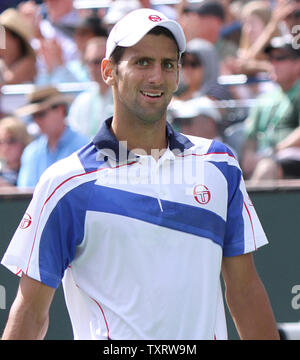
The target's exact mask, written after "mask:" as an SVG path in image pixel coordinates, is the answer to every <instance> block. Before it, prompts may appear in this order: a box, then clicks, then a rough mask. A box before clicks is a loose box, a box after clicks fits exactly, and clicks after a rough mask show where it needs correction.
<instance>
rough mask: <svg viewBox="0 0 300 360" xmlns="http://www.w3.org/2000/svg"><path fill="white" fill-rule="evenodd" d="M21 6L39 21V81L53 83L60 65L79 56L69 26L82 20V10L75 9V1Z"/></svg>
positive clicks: (35, 43)
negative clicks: (80, 17) (79, 12)
mask: <svg viewBox="0 0 300 360" xmlns="http://www.w3.org/2000/svg"><path fill="white" fill-rule="evenodd" d="M19 9H20V11H21V12H22V13H24V14H26V16H27V17H28V19H30V20H31V22H32V23H33V24H35V39H34V41H33V42H32V46H33V47H34V49H35V50H36V52H37V54H38V62H37V65H38V74H37V75H38V76H37V80H36V82H37V83H39V84H46V83H49V78H50V79H51V75H52V73H53V72H54V71H55V70H56V68H57V67H59V66H60V65H61V64H64V63H67V62H68V61H71V60H74V59H78V58H79V52H78V49H77V46H76V43H75V41H74V39H73V38H72V33H70V32H69V31H68V30H67V26H70V25H74V24H76V23H77V22H78V20H79V14H78V11H77V10H76V9H74V8H73V0H64V1H60V0H44V3H43V4H42V6H41V5H37V4H36V3H35V2H34V1H28V2H24V3H22V4H20V5H19Z"/></svg>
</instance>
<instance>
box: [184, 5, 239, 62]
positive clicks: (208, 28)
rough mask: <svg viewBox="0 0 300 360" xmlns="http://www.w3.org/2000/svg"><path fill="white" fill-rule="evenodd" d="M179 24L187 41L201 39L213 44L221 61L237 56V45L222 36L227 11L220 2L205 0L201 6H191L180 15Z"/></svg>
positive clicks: (185, 8)
mask: <svg viewBox="0 0 300 360" xmlns="http://www.w3.org/2000/svg"><path fill="white" fill-rule="evenodd" d="M179 22H180V24H181V26H182V28H183V30H184V33H185V36H186V39H187V41H190V40H192V39H195V38H200V39H204V40H207V41H209V42H211V43H212V44H213V45H214V46H215V47H216V49H217V53H218V56H219V59H220V61H223V60H224V59H225V58H226V57H227V56H234V55H235V54H236V51H237V47H236V45H234V44H233V43H232V42H229V41H224V40H222V39H221V36H220V33H221V29H222V26H223V25H224V23H225V11H224V7H223V6H222V4H221V3H220V2H218V1H210V0H204V1H202V2H201V3H200V4H189V5H188V6H185V7H184V8H183V11H182V13H181V14H180V15H179Z"/></svg>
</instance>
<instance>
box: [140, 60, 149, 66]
mask: <svg viewBox="0 0 300 360" xmlns="http://www.w3.org/2000/svg"><path fill="white" fill-rule="evenodd" d="M137 64H138V65H141V66H147V65H148V64H149V61H148V60H147V59H139V60H138V61H137Z"/></svg>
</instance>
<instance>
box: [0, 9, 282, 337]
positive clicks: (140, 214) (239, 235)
mask: <svg viewBox="0 0 300 360" xmlns="http://www.w3.org/2000/svg"><path fill="white" fill-rule="evenodd" d="M184 49H185V38H184V34H183V31H182V28H181V27H180V26H179V24H178V23H177V22H175V21H173V20H170V19H168V18H166V17H165V16H164V15H163V14H162V13H160V12H158V11H155V10H153V9H138V10H135V11H133V12H131V13H129V14H128V15H126V16H125V17H123V18H122V19H121V20H120V21H119V22H118V23H117V24H116V25H115V27H114V28H113V29H112V30H111V32H110V35H109V38H108V41H107V46H106V56H105V59H104V60H103V61H102V66H101V68H102V74H103V78H104V80H105V81H106V83H107V84H109V85H110V86H112V91H113V97H114V114H113V117H111V118H109V119H107V121H106V122H105V123H104V124H103V126H102V128H101V129H100V130H99V132H98V133H97V135H96V137H95V138H94V140H93V141H92V142H91V143H89V144H88V145H87V146H86V147H84V148H83V149H81V150H80V151H79V152H77V153H75V154H73V155H72V156H71V157H69V158H68V159H64V160H62V161H61V162H58V163H56V164H54V165H53V166H52V167H51V168H49V169H48V170H47V172H46V173H45V175H44V176H43V178H42V179H41V181H40V182H39V184H38V186H37V187H36V190H35V194H34V197H33V200H32V202H31V204H30V205H29V208H28V209H27V215H26V216H27V217H28V215H30V217H31V219H32V222H31V223H30V225H29V226H28V227H27V228H26V229H18V230H17V232H16V235H15V237H14V239H13V240H12V242H11V244H10V245H9V248H8V250H7V251H6V253H5V255H4V258H3V259H2V264H4V265H5V266H8V267H9V268H11V269H12V268H14V267H16V266H18V273H19V274H21V273H22V278H21V285H20V290H19V292H18V295H17V300H16V301H15V303H14V305H13V307H12V310H11V311H10V316H9V319H8V323H7V325H6V328H5V330H4V334H3V337H2V339H12V338H25V337H26V338H43V337H44V336H45V334H46V331H47V326H48V312H49V306H50V304H51V301H52V298H53V295H54V293H55V289H56V288H57V286H58V285H59V284H60V282H61V280H62V278H63V279H64V280H63V285H64V289H65V297H66V303H67V307H68V311H69V314H70V318H71V322H72V326H73V331H74V337H75V339H99V340H100V339H103V340H104V339H113V340H117V339H118V340H122V339H123V340H130V339H131V340H134V339H135V340H137V339H148V340H150V339H151V340H159V339H164V340H165V339H169V340H178V339H189V340H192V339H194V340H195V339H225V338H227V334H226V322H225V313H224V307H223V301H222V293H221V287H220V272H221V263H222V269H223V276H224V278H225V283H226V286H227V300H228V303H229V306H230V309H231V311H232V314H233V316H234V318H235V321H236V324H237V327H238V329H239V332H240V335H241V337H242V338H245V339H247V338H269V339H278V333H277V329H276V324H275V321H274V318H273V315H272V311H271V308H270V305H269V302H268V299H267V295H266V293H265V290H264V288H263V286H262V284H261V282H260V280H259V279H258V275H257V273H256V271H255V269H254V265H253V262H252V257H251V252H252V251H253V250H254V249H256V248H258V247H260V246H262V245H263V244H265V243H266V242H267V241H266V237H265V235H264V233H263V230H262V228H261V225H260V223H259V220H258V218H257V215H256V214H255V211H254V208H253V206H249V200H248V197H247V195H246V191H245V187H244V185H243V182H242V180H241V173H240V170H239V168H238V165H237V163H236V160H235V158H234V157H233V156H232V154H231V153H229V152H228V151H229V150H228V149H227V148H226V147H225V146H224V145H222V144H221V143H217V142H214V141H212V140H207V139H206V140H205V139H203V138H196V137H187V136H185V135H183V134H179V133H177V132H175V131H174V130H173V128H172V127H171V126H170V125H169V124H167V122H166V111H167V107H168V104H169V102H170V100H171V98H172V94H173V92H174V91H175V90H176V88H177V85H178V79H179V69H180V66H179V59H180V56H181V53H182V52H183V51H184ZM194 165H195V167H194ZM197 167H198V169H197ZM183 169H184V172H183ZM198 170H199V172H198ZM194 171H195V172H196V177H193V172H194ZM228 178H229V179H230V181H228ZM226 179H227V180H226ZM243 209H244V210H243ZM250 216H251V218H249V217H250ZM250 220H251V221H250ZM251 225H252V226H251ZM254 237H255V241H254ZM21 292H22V296H21ZM31 305H32V306H31ZM32 314H34V316H32Z"/></svg>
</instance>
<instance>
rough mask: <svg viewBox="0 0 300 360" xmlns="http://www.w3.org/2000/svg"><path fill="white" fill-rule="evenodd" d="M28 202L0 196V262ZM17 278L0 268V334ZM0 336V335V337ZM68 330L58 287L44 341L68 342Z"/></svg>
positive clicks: (15, 289)
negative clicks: (65, 340) (60, 340)
mask: <svg viewBox="0 0 300 360" xmlns="http://www.w3.org/2000/svg"><path fill="white" fill-rule="evenodd" d="M30 199H31V196H30V195H20V194H18V195H15V196H7V195H6V196H1V195H0V258H2V256H3V254H4V252H5V250H6V248H7V245H8V243H9V240H10V239H11V237H12V235H13V233H14V231H15V229H16V227H17V226H18V224H19V223H20V221H21V219H22V217H23V214H24V212H25V210H26V208H27V206H28V204H29V201H30ZM18 283H19V278H18V277H17V276H16V275H14V274H12V273H11V272H10V271H9V270H7V269H6V268H5V267H4V266H2V265H1V266H0V296H1V295H2V297H3V292H4V291H5V304H4V305H5V308H4V309H3V307H4V306H3V300H2V302H1V299H0V334H2V332H3V329H4V326H5V324H6V321H7V317H8V312H9V309H10V306H11V304H12V302H13V300H14V298H15V295H16V292H17V288H18ZM0 336H1V335H0ZM72 337H73V335H72V329H71V325H70V321H69V317H68V313H67V311H66V307H65V302H64V297H63V290H62V287H61V286H60V287H59V288H58V290H57V292H56V294H55V296H54V300H53V303H52V305H51V309H50V326H49V330H48V333H47V339H72Z"/></svg>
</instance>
